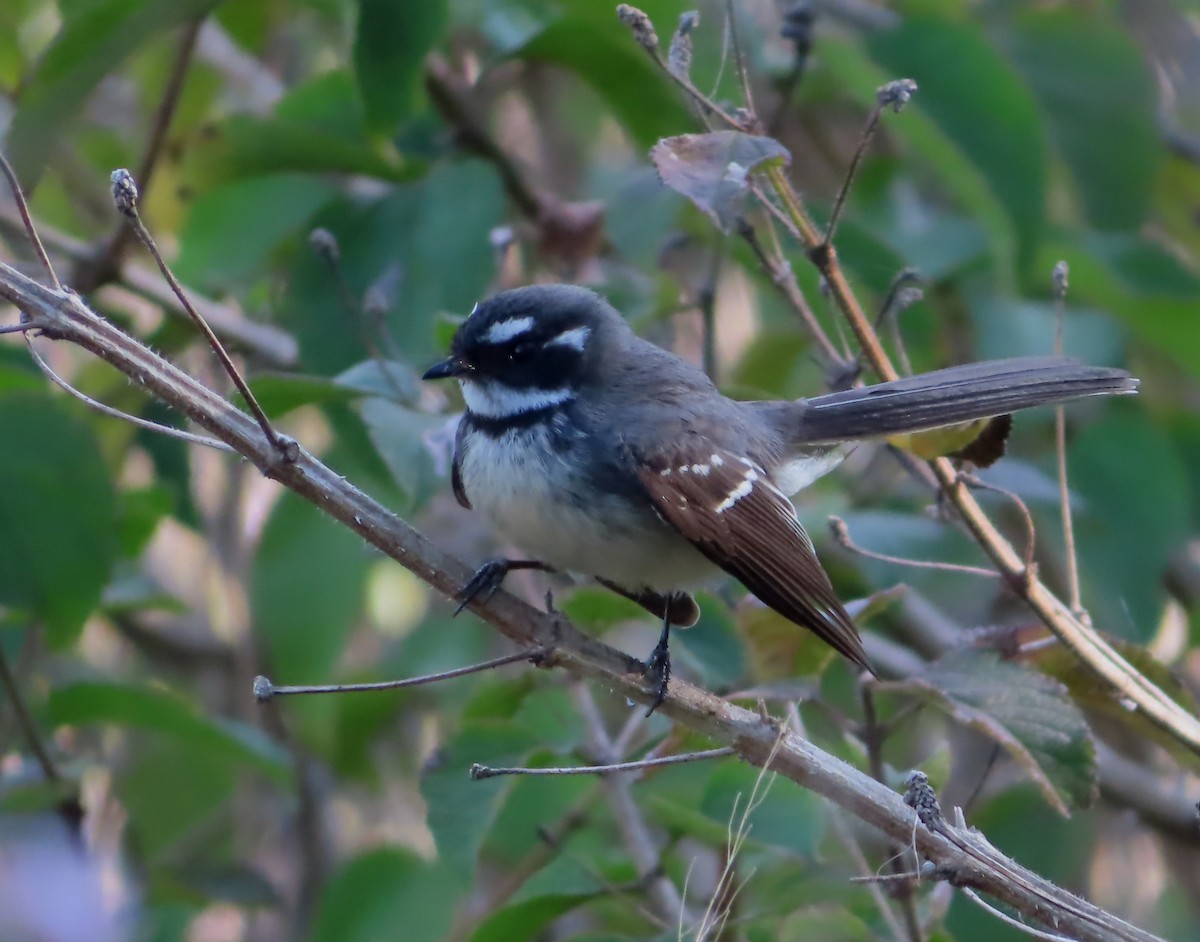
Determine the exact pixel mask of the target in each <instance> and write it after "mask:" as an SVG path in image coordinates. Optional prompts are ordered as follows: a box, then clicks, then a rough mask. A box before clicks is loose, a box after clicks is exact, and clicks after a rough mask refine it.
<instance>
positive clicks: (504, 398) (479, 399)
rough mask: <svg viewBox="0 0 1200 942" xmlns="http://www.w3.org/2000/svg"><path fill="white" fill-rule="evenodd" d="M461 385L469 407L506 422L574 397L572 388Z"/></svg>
mask: <svg viewBox="0 0 1200 942" xmlns="http://www.w3.org/2000/svg"><path fill="white" fill-rule="evenodd" d="M459 385H461V386H462V392H463V399H465V400H466V402H467V408H468V409H469V410H470V411H471V412H474V413H475V414H476V415H481V416H484V417H485V418H488V419H507V418H511V417H512V416H516V415H521V414H523V413H525V412H537V411H539V410H541V409H548V408H549V407H550V406H557V405H561V404H562V403H564V402H568V401H569V400H571V399H573V398H575V393H574V392H573V391H572V390H570V389H565V388H564V389H514V388H513V387H512V386H506V385H505V384H504V383H498V382H496V381H495V380H488V381H486V382H480V381H478V380H473V379H461V380H459Z"/></svg>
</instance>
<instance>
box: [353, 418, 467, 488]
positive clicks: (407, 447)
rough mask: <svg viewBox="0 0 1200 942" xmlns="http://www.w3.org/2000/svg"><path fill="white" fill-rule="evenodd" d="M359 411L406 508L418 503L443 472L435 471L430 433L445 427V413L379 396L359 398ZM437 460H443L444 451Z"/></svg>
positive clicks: (436, 485)
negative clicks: (421, 409) (410, 406)
mask: <svg viewBox="0 0 1200 942" xmlns="http://www.w3.org/2000/svg"><path fill="white" fill-rule="evenodd" d="M359 413H360V414H361V415H362V418H363V422H364V423H366V426H367V432H368V433H369V434H370V436H371V441H372V443H374V445H375V448H376V450H377V451H378V452H379V456H380V457H381V458H383V460H384V463H385V464H386V465H387V467H388V470H389V471H391V472H392V477H393V478H394V479H395V482H396V485H397V486H398V487H399V488H400V491H401V492H402V493H403V494H404V496H405V497H406V498H407V500H408V507H409V509H415V508H417V507H420V506H421V505H422V504H423V503H424V502H425V501H426V500H428V499H429V497H431V496H432V495H433V494H434V493H436V492H437V490H438V489H439V488H441V487H442V484H443V478H444V477H445V475H444V474H443V475H440V476H439V475H438V473H437V467H436V465H435V461H434V450H433V448H434V444H433V442H432V440H431V437H434V436H436V435H437V433H438V432H443V433H444V432H445V431H446V429H447V425H446V417H445V416H440V415H430V414H429V413H427V412H417V411H416V410H415V409H407V408H405V407H404V406H402V405H398V404H397V403H395V402H391V401H389V400H387V399H379V398H371V399H365V400H363V402H362V404H361V405H360V406H359ZM441 438H442V439H444V440H445V443H446V444H447V445H449V444H450V442H451V441H452V439H451V438H450V436H449V435H446V434H442V436H441ZM446 450H448V449H443V451H446ZM441 463H442V464H443V465H445V464H447V462H446V461H445V460H444V455H443V460H442V462H441ZM446 470H447V471H448V468H447V469H446Z"/></svg>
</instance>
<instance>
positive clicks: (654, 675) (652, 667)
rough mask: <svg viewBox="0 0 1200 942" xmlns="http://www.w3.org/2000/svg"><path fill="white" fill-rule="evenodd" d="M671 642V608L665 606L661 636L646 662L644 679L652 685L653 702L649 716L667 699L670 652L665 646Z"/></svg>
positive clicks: (647, 712)
mask: <svg viewBox="0 0 1200 942" xmlns="http://www.w3.org/2000/svg"><path fill="white" fill-rule="evenodd" d="M670 640H671V606H670V605H669V604H668V605H667V606H666V612H664V614H663V626H662V634H661V635H659V636H658V644H657V645H655V647H654V650H653V651H651V652H650V657H649V658H648V659H647V660H646V677H647V678H648V679H649V680H650V682H651V683H652V684H654V688H655V689H654V702H653V703H651V704H650V709H648V710H647V711H646V715H647V716H649V715H650V714H651V713H653V712H654V711H655V710H657V709H658V707H659V705H660V704H661V703H662V702H663V700H665V699H666V698H667V684H668V683H669V682H670V680H671V652H670V651H669V650H668V649H667V645H668V643H669V642H670Z"/></svg>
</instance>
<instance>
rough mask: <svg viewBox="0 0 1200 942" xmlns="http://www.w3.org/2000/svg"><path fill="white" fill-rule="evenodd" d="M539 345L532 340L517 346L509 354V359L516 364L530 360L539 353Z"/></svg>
mask: <svg viewBox="0 0 1200 942" xmlns="http://www.w3.org/2000/svg"><path fill="white" fill-rule="evenodd" d="M537 348H538V345H537V344H536V343H534V342H533V341H531V340H525V341H522V342H521V343H518V344H515V345H514V346H513V347H512V349H511V350H510V351H509V353H508V358H509V359H510V360H512V361H513V362H515V363H521V362H524V361H525V360H528V359H529V358H530V357H532V356H533V354H534V353H535V352H536V351H537Z"/></svg>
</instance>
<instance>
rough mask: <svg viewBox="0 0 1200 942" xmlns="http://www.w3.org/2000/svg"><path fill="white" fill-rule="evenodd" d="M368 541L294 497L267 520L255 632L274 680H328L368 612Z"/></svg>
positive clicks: (257, 575) (254, 576)
mask: <svg viewBox="0 0 1200 942" xmlns="http://www.w3.org/2000/svg"><path fill="white" fill-rule="evenodd" d="M368 562H369V557H368V555H367V551H366V549H365V548H364V546H363V543H362V540H361V539H359V537H358V536H356V535H355V534H354V533H352V532H350V531H349V530H347V529H346V528H345V527H343V526H341V525H340V524H338V523H337V522H335V521H334V520H333V519H332V518H330V517H327V516H326V515H325V514H323V513H321V511H319V510H317V509H316V508H315V507H313V506H312V505H311V504H309V503H307V502H306V501H303V500H301V499H300V498H299V497H297V496H295V495H294V494H291V493H285V494H284V495H283V496H282V497H280V499H279V503H278V504H276V506H275V509H274V510H273V511H272V513H271V517H270V519H269V520H268V521H267V526H266V529H265V530H264V532H263V536H262V541H261V543H260V545H259V549H258V553H257V555H256V556H255V561H254V570H253V572H252V573H251V577H250V592H251V601H252V604H253V611H254V624H255V630H256V632H257V633H258V635H259V636H260V637H261V638H263V639H264V640H265V641H266V644H267V649H268V652H269V663H270V665H271V670H272V671H274V672H275V677H274V679H275V680H277V681H278V682H280V683H304V682H309V683H312V682H316V681H325V680H328V679H329V675H330V673H331V672H332V670H333V666H334V664H335V663H336V662H337V660H338V658H339V657H340V655H341V653H342V645H343V644H344V643H345V640H346V638H347V637H348V636H349V633H350V629H351V627H352V625H353V622H354V619H355V618H356V617H357V616H358V614H359V611H360V609H361V607H362V589H363V583H364V581H365V579H366V570H367V563H368Z"/></svg>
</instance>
